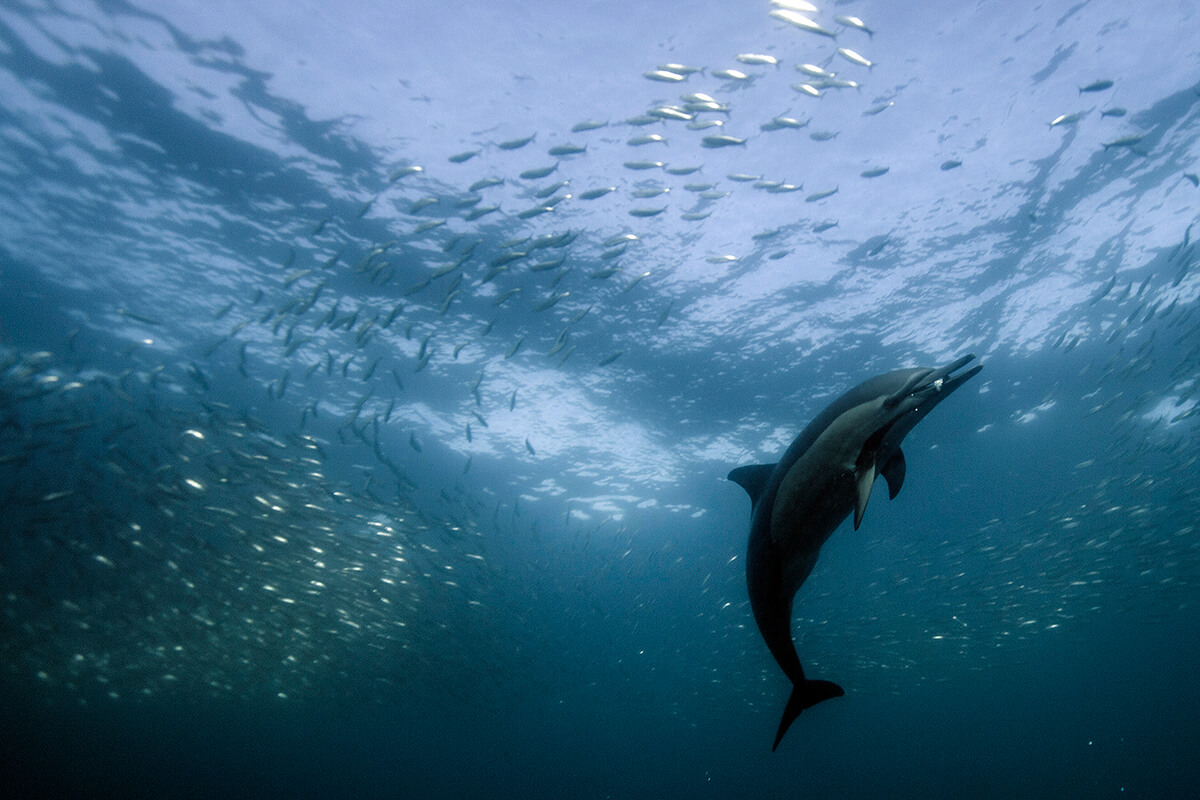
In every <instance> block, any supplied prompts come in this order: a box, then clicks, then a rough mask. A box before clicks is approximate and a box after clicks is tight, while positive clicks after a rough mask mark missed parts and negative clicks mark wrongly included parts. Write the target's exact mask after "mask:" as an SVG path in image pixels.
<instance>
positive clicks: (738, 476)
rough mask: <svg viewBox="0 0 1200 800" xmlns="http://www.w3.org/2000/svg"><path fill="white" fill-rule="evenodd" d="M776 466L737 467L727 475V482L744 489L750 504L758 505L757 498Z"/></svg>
mask: <svg viewBox="0 0 1200 800" xmlns="http://www.w3.org/2000/svg"><path fill="white" fill-rule="evenodd" d="M776 466H777V465H775V464H751V465H750V466H748V467H738V468H737V469H735V470H734V471H733V472H731V473H729V480H731V481H733V482H734V483H736V484H737V485H738V486H740V487H742V488H743V489H745V490H746V494H748V495H750V502H751V503H752V504H754V505H758V498H759V497H760V496H761V495H762V493H763V489H765V488H766V486H767V481H768V480H770V478H771V473H772V472H774V471H775V467H776Z"/></svg>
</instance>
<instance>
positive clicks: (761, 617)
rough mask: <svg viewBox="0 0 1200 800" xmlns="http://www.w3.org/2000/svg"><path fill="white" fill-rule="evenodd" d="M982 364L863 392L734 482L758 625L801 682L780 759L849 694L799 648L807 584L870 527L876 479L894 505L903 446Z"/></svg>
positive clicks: (929, 372) (732, 476)
mask: <svg viewBox="0 0 1200 800" xmlns="http://www.w3.org/2000/svg"><path fill="white" fill-rule="evenodd" d="M974 358H975V356H974V355H966V356H963V357H962V358H959V359H957V360H955V361H953V362H952V363H950V364H949V365H947V366H945V367H941V368H939V369H934V368H930V367H918V368H915V369H899V370H895V371H894V372H887V373H884V374H882V375H877V376H875V377H874V378H871V379H869V380H867V381H864V382H862V383H860V384H859V385H858V386H855V387H854V388H853V389H851V390H850V391H848V392H846V393H845V394H843V395H842V396H841V397H839V398H838V399H837V400H834V401H833V402H832V403H830V405H829V407H828V408H826V409H825V410H824V411H822V412H821V413H820V414H818V415H817V416H816V418H815V419H814V420H813V421H812V422H810V423H809V424H808V427H806V428H805V429H804V430H803V431H801V433H800V435H799V436H797V437H796V439H795V441H793V442H792V444H791V445H790V446H789V447H788V449H787V451H786V452H785V453H784V454H783V458H781V459H780V460H779V463H778V464H754V465H750V466H745V467H738V468H737V469H735V470H733V472H730V473H729V480H731V481H733V482H734V483H737V484H738V485H739V486H741V487H742V488H743V489H745V490H746V493H747V494H749V495H750V502H751V504H752V505H751V511H750V514H751V516H750V542H749V545H748V547H747V552H746V584H747V586H748V588H749V590H750V607H751V608H752V609H753V611H754V620H755V622H757V623H758V629H759V631H760V632H761V633H762V636H763V639H765V640H766V643H767V648H768V649H770V651H771V655H772V656H774V657H775V661H776V662H777V663H778V664H779V666H780V668H781V669H782V670H783V672H784V674H785V675H787V677H788V679H789V680H791V682H792V694H791V696H790V697H789V698H788V701H787V706H786V707H784V709H783V718H782V719H781V720H780V721H779V730H778V731H777V732H776V734H775V744H774V745H772V746H771V750H772V752H773V751H774V750H775V749H776V748H778V747H779V742H780V741H782V740H783V735H784V734H785V733H787V730H788V727H790V726H791V724H792V722H794V721H795V719H796V717H798V716H800V712H801V711H803V710H804V709H806V708H811V707H812V706H815V705H816V704H817V703H820V702H821V701H823V700H828V699H829V698H831V697H841V696H842V695H844V694H845V693H846V692H845V690H844V689H842V687H841V686H838V685H837V684H836V683H833V682H831V681H821V680H809V679H808V678H806V677H805V676H804V669H803V667H801V666H800V657H799V656H798V655H797V654H796V647H795V643H794V642H793V641H792V601H793V599H794V597H795V594H796V591H797V590H798V589H799V588H800V586H801V585H802V584H803V583H804V581H805V579H806V578H808V576H809V573H811V572H812V569H813V566H815V565H816V563H817V555H818V553H820V551H821V545H823V544H825V542H826V540H827V539H829V537H830V536H831V535H832V534H833V532H834V530H836V529H837V527H838V525H840V524H841V523H842V520H844V519H846V517H847V516H849V515H850V513H851V512H854V529H855V530H858V526H859V525H860V524H862V519H863V512H865V511H866V509H867V500H869V499H870V497H871V486H872V485H873V484H874V483H875V478H876V476H877V475H883V478H884V480H886V481H887V485H888V495H889V496H890V497H892V498H894V497H895V496H896V494H897V493H898V492H899V491H900V487H901V486H902V485H903V484H904V474H905V471H906V469H907V467H906V466H905V461H904V453H903V452H902V451H901V450H900V443H901V442H903V441H904V437H905V436H906V435H908V432H909V431H911V430H912V429H913V427H914V426H915V425H916V424H917V423H918V422H920V421H921V420H922V419H924V417H925V415H926V414H928V413H929V412H930V411H932V410H933V407H934V406H936V405H937V404H938V403H940V402H941V401H942V400H944V399H946V397H948V396H949V395H950V393H951V392H953V391H954V390H955V389H957V388H958V387H959V386H962V385H963V384H964V383H966V382H967V381H968V380H969V379H971V378H972V377H974V376H975V375H976V374H977V373H978V372H979V370H980V369H982V368H983V367H982V365H980V364H976V365H975V366H973V367H971V368H970V369H968V370H967V371H966V372H962V373H960V374H958V375H954V374H953V373H955V372H957V371H958V370H960V369H962V368H963V367H964V366H966V365H967V364H968V363H969V362H970V361H972V360H973V359H974Z"/></svg>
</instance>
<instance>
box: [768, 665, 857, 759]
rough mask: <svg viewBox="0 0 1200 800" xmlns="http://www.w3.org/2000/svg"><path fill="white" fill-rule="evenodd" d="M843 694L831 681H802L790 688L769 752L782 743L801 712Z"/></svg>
mask: <svg viewBox="0 0 1200 800" xmlns="http://www.w3.org/2000/svg"><path fill="white" fill-rule="evenodd" d="M845 693H846V690H845V689H843V688H842V687H840V686H838V685H837V684H836V683H833V682H832V681H808V680H802V681H800V683H797V684H795V685H794V686H793V687H792V696H791V697H789V698H788V701H787V705H786V706H785V707H784V709H783V719H781V720H779V731H778V732H777V733H776V734H775V744H773V745H771V752H772V753H774V752H775V749H776V748H777V747H779V743H780V742H781V741H783V735H784V734H785V733H787V730H788V728H790V727H791V726H792V723H793V722H795V721H796V717H798V716H800V712H801V711H803V710H804V709H806V708H812V707H813V706H815V705H816V704H817V703H820V702H821V701H823V700H828V699H829V698H831V697H841V696H842V695H844V694H845Z"/></svg>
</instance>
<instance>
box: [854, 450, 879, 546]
mask: <svg viewBox="0 0 1200 800" xmlns="http://www.w3.org/2000/svg"><path fill="white" fill-rule="evenodd" d="M874 483H875V462H874V461H872V462H870V463H869V464H867V465H865V466H861V467H859V468H858V469H857V470H855V472H854V484H855V492H854V530H858V526H859V525H861V524H862V518H863V514H864V513H865V512H866V510H867V501H868V500H870V499H871V486H872V484H874Z"/></svg>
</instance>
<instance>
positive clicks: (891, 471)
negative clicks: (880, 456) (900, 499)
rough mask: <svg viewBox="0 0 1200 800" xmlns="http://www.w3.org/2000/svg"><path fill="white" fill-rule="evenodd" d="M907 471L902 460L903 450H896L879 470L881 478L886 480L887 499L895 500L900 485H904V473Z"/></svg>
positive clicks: (906, 466)
mask: <svg viewBox="0 0 1200 800" xmlns="http://www.w3.org/2000/svg"><path fill="white" fill-rule="evenodd" d="M907 471H908V465H907V464H906V463H905V461H904V451H903V450H896V454H895V455H893V456H892V457H891V458H889V459H888V460H887V463H886V464H884V465H883V467H882V468H881V469H880V470H879V473H880V474H881V475H883V479H884V480H885V481H887V485H888V499H890V500H895V499H896V495H898V494H900V487H901V486H903V485H904V473H905V472H907Z"/></svg>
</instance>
